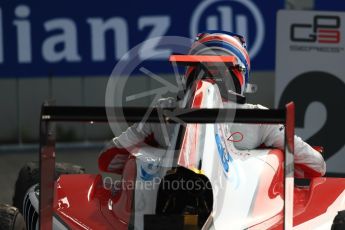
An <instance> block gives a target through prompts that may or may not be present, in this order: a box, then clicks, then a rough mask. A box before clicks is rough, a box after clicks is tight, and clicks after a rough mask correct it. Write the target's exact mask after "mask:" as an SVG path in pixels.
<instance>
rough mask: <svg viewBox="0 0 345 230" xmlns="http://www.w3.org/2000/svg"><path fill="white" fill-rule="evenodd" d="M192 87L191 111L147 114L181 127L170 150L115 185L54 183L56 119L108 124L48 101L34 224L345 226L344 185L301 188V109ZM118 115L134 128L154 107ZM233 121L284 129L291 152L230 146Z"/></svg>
mask: <svg viewBox="0 0 345 230" xmlns="http://www.w3.org/2000/svg"><path fill="white" fill-rule="evenodd" d="M208 58H209V57H208ZM182 59H183V60H182ZM182 59H181V57H174V60H175V61H181V62H188V64H191V63H192V64H193V63H202V62H212V60H209V59H207V60H206V59H205V60H202V58H200V57H193V56H186V57H183V58H182ZM217 60H220V58H219V57H218V59H217ZM221 61H222V62H227V61H229V62H231V61H232V60H230V59H229V60H226V58H225V59H224V57H222V58H221ZM193 87H194V88H193ZM193 87H191V88H190V93H189V94H186V95H187V96H186V97H188V98H187V99H186V101H188V102H189V105H190V107H189V108H188V109H179V108H168V109H162V111H158V109H157V108H152V112H151V113H150V114H149V117H148V122H152V123H159V122H161V121H162V119H161V118H162V117H160V116H163V118H164V119H163V120H164V121H165V122H166V123H169V124H174V125H173V126H174V129H173V134H174V135H173V139H172V144H171V148H169V149H164V150H163V149H161V148H158V147H153V146H150V145H142V146H136V147H135V148H133V149H131V153H130V155H129V156H128V160H127V162H126V164H125V167H124V170H123V176H122V178H121V180H120V183H116V184H114V183H111V181H106V180H104V178H102V176H101V175H91V174H71V175H66V174H63V173H62V174H61V175H60V176H59V177H58V179H57V180H55V179H54V174H55V173H54V168H55V139H54V125H53V123H54V122H64V121H76V122H90V121H92V122H108V119H110V118H109V117H107V114H106V108H104V107H63V106H53V105H50V104H45V105H43V107H42V114H41V127H40V135H41V147H40V165H39V170H40V181H39V183H38V184H36V185H33V186H32V187H31V188H30V189H29V190H28V191H27V193H26V195H25V197H24V200H23V207H22V211H23V216H24V219H25V221H26V223H27V228H28V229H36V228H38V227H39V228H41V229H52V228H54V229H119V230H120V229H331V228H332V229H344V228H345V214H344V211H343V210H345V179H341V178H327V177H319V178H312V179H310V180H309V181H308V182H307V183H306V184H305V185H303V186H302V185H296V184H295V182H294V179H295V178H294V164H293V163H294V161H293V149H294V138H293V137H294V105H293V103H290V104H288V105H286V108H285V109H283V110H248V109H237V110H234V109H223V107H222V100H221V98H220V94H219V89H218V86H217V84H214V83H213V82H210V81H208V80H205V79H199V80H197V81H196V82H195V84H194V86H193ZM113 109H115V110H116V109H121V111H123V113H122V114H125V115H123V116H122V117H121V116H119V117H117V118H116V119H117V121H123V120H126V121H128V122H140V121H141V119H142V117H143V116H144V114H146V111H147V109H146V108H113ZM183 123H185V124H184V125H182V124H183ZM233 123H250V124H261V123H265V124H272V125H275V124H283V125H284V126H285V149H284V150H279V149H269V148H260V149H254V150H238V149H236V148H235V147H234V144H233V141H229V125H231V124H233ZM320 151H321V150H320Z"/></svg>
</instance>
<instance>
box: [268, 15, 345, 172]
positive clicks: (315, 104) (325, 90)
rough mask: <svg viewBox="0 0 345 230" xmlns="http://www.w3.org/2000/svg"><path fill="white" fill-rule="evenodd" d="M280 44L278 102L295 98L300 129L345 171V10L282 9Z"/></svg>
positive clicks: (333, 168)
mask: <svg viewBox="0 0 345 230" xmlns="http://www.w3.org/2000/svg"><path fill="white" fill-rule="evenodd" d="M276 50H277V55H276V56H277V59H276V88H275V99H276V106H277V107H283V106H284V104H285V103H287V102H289V101H294V102H295V103H296V128H297V129H296V131H297V134H298V135H300V136H301V137H302V138H303V139H306V140H307V142H309V143H310V144H311V145H323V146H324V148H325V154H324V158H325V159H327V167H328V170H327V171H328V172H343V173H344V172H345V171H344V167H343V164H342V163H341V162H343V161H344V160H345V147H344V138H343V137H342V135H341V134H340V133H341V132H342V130H343V129H344V128H345V122H344V121H343V118H344V117H345V106H344V100H345V84H344V82H345V67H344V60H345V13H343V12H326V11H280V12H279V13H278V22H277V49H276Z"/></svg>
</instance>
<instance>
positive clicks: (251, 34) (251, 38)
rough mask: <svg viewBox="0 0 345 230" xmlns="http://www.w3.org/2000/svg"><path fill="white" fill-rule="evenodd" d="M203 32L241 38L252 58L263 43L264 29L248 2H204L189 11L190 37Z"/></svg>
mask: <svg viewBox="0 0 345 230" xmlns="http://www.w3.org/2000/svg"><path fill="white" fill-rule="evenodd" d="M204 30H224V31H229V32H235V33H238V34H241V35H242V36H244V37H245V38H246V40H247V43H248V44H249V46H248V47H249V55H250V56H251V57H252V58H254V57H255V56H256V54H257V53H258V52H259V51H260V49H261V46H262V44H263V41H264V35H265V26H264V20H263V16H262V14H261V12H260V10H259V8H258V7H257V6H256V5H255V4H254V3H253V2H252V1H250V0H205V1H201V3H200V4H199V5H198V6H197V8H196V9H195V11H194V12H193V15H192V19H191V23H190V36H191V37H195V36H196V35H197V34H198V33H199V32H201V31H204Z"/></svg>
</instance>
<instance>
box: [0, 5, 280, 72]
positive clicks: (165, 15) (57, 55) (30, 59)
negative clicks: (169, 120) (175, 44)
mask: <svg viewBox="0 0 345 230" xmlns="http://www.w3.org/2000/svg"><path fill="white" fill-rule="evenodd" d="M283 7H284V1H283V0H279V1H268V0H265V1H263V0H255V1H254V0H252V1H250V0H222V1H209V0H207V1H197V0H188V1H184V2H183V3H182V2H176V1H158V2H157V1H152V0H151V1H131V0H127V1H115V0H103V1H82V2H81V1H67V0H59V1H56V0H52V1H42V0H35V1H33V0H31V1H30V0H28V1H15V0H13V1H9V0H5V1H2V2H1V3H0V77H39V76H42V77H45V76H90V75H109V74H110V73H111V71H112V69H113V67H114V66H115V64H116V63H117V61H118V60H119V59H120V58H121V57H122V56H123V55H124V54H125V53H126V52H127V51H129V50H130V49H131V48H132V47H134V46H136V45H138V44H140V43H141V42H143V41H145V40H147V39H149V38H152V37H156V36H183V37H190V38H192V37H194V36H195V35H196V33H198V32H200V31H203V30H205V29H222V30H228V31H233V32H237V33H240V34H243V35H245V36H246V37H247V40H248V47H249V52H250V55H251V56H252V66H253V70H273V69H274V60H275V28H276V20H275V18H276V12H277V10H279V9H281V8H283ZM156 45H157V47H152V50H153V51H155V50H158V49H160V50H162V49H164V47H163V48H162V47H159V44H156ZM167 50H168V49H167ZM170 51H171V50H170ZM167 56H168V55H166V57H163V56H162V57H160V58H159V59H157V58H156V59H155V60H149V61H147V63H148V64H149V66H152V67H153V68H155V70H156V71H159V72H163V73H164V72H171V68H168V65H167V64H168V63H167V61H166V60H167ZM163 63H164V64H163Z"/></svg>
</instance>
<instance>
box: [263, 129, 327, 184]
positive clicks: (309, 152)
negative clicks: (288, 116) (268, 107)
mask: <svg viewBox="0 0 345 230" xmlns="http://www.w3.org/2000/svg"><path fill="white" fill-rule="evenodd" d="M284 129H285V128H284V126H283V125H262V126H261V130H260V131H261V134H262V143H264V144H265V145H266V146H272V147H275V148H279V149H284ZM294 159H295V175H296V177H300V178H312V177H319V176H323V175H325V172H326V163H325V161H324V159H323V157H322V155H321V154H320V153H319V152H318V151H316V150H315V149H313V148H312V147H311V146H310V145H309V144H307V143H306V142H304V141H303V140H302V139H301V138H300V137H298V136H295V155H294Z"/></svg>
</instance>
